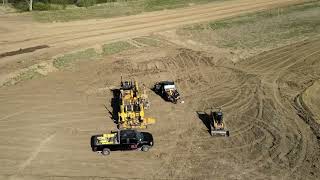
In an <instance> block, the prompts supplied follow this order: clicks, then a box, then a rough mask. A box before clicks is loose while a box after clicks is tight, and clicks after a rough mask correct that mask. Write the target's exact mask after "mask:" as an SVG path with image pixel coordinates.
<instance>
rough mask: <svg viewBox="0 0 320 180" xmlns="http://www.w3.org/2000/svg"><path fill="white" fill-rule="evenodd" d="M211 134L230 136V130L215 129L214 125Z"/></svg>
mask: <svg viewBox="0 0 320 180" xmlns="http://www.w3.org/2000/svg"><path fill="white" fill-rule="evenodd" d="M210 134H211V136H226V137H229V136H230V134H229V131H227V130H224V129H215V128H214V127H213V126H211V131H210Z"/></svg>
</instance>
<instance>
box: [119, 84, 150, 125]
mask: <svg viewBox="0 0 320 180" xmlns="http://www.w3.org/2000/svg"><path fill="white" fill-rule="evenodd" d="M118 98H119V103H120V104H119V106H120V108H119V112H118V118H119V119H118V128H120V129H131V128H147V126H148V125H150V124H154V123H155V119H153V118H145V117H144V115H145V109H146V108H147V107H149V104H150V103H149V101H148V99H147V95H146V93H145V88H144V90H143V91H142V90H141V89H140V88H139V86H138V83H137V82H136V81H134V82H133V81H125V82H123V81H122V78H121V87H120V94H119V97H118Z"/></svg>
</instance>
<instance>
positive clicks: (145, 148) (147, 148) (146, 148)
mask: <svg viewBox="0 0 320 180" xmlns="http://www.w3.org/2000/svg"><path fill="white" fill-rule="evenodd" d="M149 149H150V146H148V145H143V146H142V147H141V151H143V152H148V151H149Z"/></svg>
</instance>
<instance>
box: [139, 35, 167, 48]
mask: <svg viewBox="0 0 320 180" xmlns="http://www.w3.org/2000/svg"><path fill="white" fill-rule="evenodd" d="M133 40H135V41H137V42H139V43H142V44H145V45H148V46H152V47H159V46H160V45H161V42H160V41H157V40H155V39H153V38H149V37H137V38H133Z"/></svg>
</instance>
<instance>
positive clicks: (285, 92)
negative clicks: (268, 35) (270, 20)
mask: <svg viewBox="0 0 320 180" xmlns="http://www.w3.org/2000/svg"><path fill="white" fill-rule="evenodd" d="M237 2H238V1H237ZM239 2H247V3H248V2H249V1H239ZM255 2H258V1H255ZM264 2H267V1H264ZM268 2H271V3H277V1H268ZM281 2H283V3H288V2H292V1H281ZM224 3H226V4H227V2H224ZM224 3H221V6H222V5H224ZM278 3H279V2H278ZM235 4H236V3H235ZM253 4H256V3H253ZM262 4H264V3H262ZM229 5H230V4H229ZM256 5H257V4H256ZM253 6H255V5H253ZM204 7H206V6H204ZM248 7H250V6H248ZM263 7H269V6H268V5H267V6H266V5H264V6H263ZM190 9H193V8H190ZM236 9H237V8H236ZM170 12H171V11H170ZM216 12H218V11H215V13H216ZM213 17H214V16H213ZM129 19H130V18H129ZM133 19H134V18H133ZM109 21H111V20H109ZM88 22H93V21H88ZM82 23H85V22H74V24H73V25H76V24H80V25H79V26H80V27H83V28H85V26H84V24H82ZM81 24H82V25H81ZM102 24H104V22H103V23H102ZM40 26H41V27H45V26H48V27H49V26H55V27H56V28H57V31H58V32H59V31H60V30H58V29H59V28H61V29H64V27H63V25H61V24H56V25H39V27H40ZM59 26H60V27H59ZM155 27H156V26H155ZM65 28H66V29H68V28H67V27H65ZM69 28H70V29H72V27H71V26H70V27H69ZM74 28H76V27H74ZM80 29H81V28H80ZM156 29H157V28H155V29H153V30H156ZM53 31H54V30H53V29H52V32H53ZM89 31H90V30H89ZM142 31H143V30H142ZM63 33H64V32H63ZM65 33H67V30H66V32H65ZM93 33H94V32H93ZM127 33H128V36H129V35H130V36H131V35H138V34H139V33H137V34H135V33H134V32H133V31H130V33H129V32H127ZM34 34H37V33H34ZM76 34H77V33H75V36H74V37H76V36H77V35H76ZM116 34H117V33H116ZM121 34H122V33H119V36H120V35H121ZM40 35H41V32H39V36H38V37H40ZM79 35H80V34H79ZM62 36H65V37H64V38H65V40H66V42H65V43H61V44H59V43H57V44H56V45H57V48H58V49H59V48H63V47H65V46H66V45H68V44H69V43H70V44H73V43H75V44H77V41H76V40H67V39H69V37H72V35H70V36H69V35H67V34H62ZM34 37H36V36H34ZM109 37H110V38H112V37H113V36H112V35H110V36H109ZM101 38H102V39H104V40H106V39H108V37H107V35H106V36H102V37H101ZM114 38H115V39H116V38H117V36H116V35H115V37H114ZM18 39H19V38H18ZM36 39H37V38H36ZM36 39H34V40H30V42H17V43H18V44H19V43H27V44H28V43H30V44H29V45H32V46H35V45H38V43H42V42H45V41H46V39H45V38H44V39H42V38H39V39H38V40H36ZM54 39H55V38H54V36H52V39H47V40H48V41H54ZM56 39H59V38H57V37H56ZM81 39H82V38H81ZM96 39H97V38H96ZM1 40H2V39H1ZM82 40H83V41H84V40H85V39H82ZM82 40H81V41H82ZM87 40H88V39H87ZM92 42H95V43H96V42H98V41H96V40H95V38H93V39H92ZM90 43H91V42H90V41H88V45H90ZM13 44H14V43H13ZM16 45H17V44H16ZM10 46H12V47H14V46H13V45H10V43H8V46H6V48H9V49H10ZM49 46H50V44H49ZM79 46H80V45H79ZM81 46H85V45H84V44H83V45H81ZM50 47H51V46H50ZM319 47H320V39H319V38H314V39H308V40H305V41H302V42H298V43H295V44H292V45H288V46H284V47H281V48H277V49H274V50H272V51H267V52H264V53H261V54H259V55H257V56H255V57H253V58H250V59H247V60H245V61H241V62H239V63H237V64H233V63H231V61H222V60H221V59H220V58H218V57H217V56H213V55H210V53H206V52H200V51H195V50H191V49H186V48H180V47H179V45H176V44H173V43H170V44H168V45H166V46H165V47H161V48H159V47H141V48H138V49H134V50H129V51H127V52H124V53H121V54H117V55H113V56H107V57H104V58H103V59H99V60H92V61H82V62H80V63H78V64H75V67H73V68H72V69H71V70H65V71H57V72H52V73H49V75H48V76H45V77H41V78H38V79H34V80H30V81H25V82H23V83H19V84H17V85H14V86H8V87H2V88H0V104H1V106H0V127H1V128H0V167H1V168H0V179H26V180H37V179H39V180H40V179H41V180H46V179H55V180H61V179H63V180H69V179H76V180H81V179H95V180H99V179H120V178H123V179H129V178H133V179H319V178H320V172H319V167H320V151H319V137H320V136H318V138H317V136H316V135H315V133H314V129H313V128H312V127H311V128H310V124H308V123H306V121H303V120H302V119H301V116H299V112H300V111H298V110H297V108H296V107H295V101H294V100H295V99H296V97H297V96H298V95H299V94H301V93H302V92H304V90H305V89H306V88H307V87H309V86H310V85H311V84H310V83H312V82H314V81H315V80H317V79H320V71H319V67H320V61H319V57H320V51H319ZM40 51H41V53H47V55H49V54H50V53H54V52H55V50H53V49H52V48H47V49H43V50H39V52H40ZM42 51H43V52H42ZM41 53H40V54H41ZM40 54H37V53H34V54H33V55H34V56H35V57H41V56H38V55H40ZM21 56H23V57H28V55H21ZM11 58H12V59H14V60H16V59H19V58H21V57H20V56H12V57H11ZM4 60H8V59H4ZM8 62H10V61H7V62H6V63H8ZM3 67H5V66H3ZM11 70H12V69H11ZM120 76H123V78H135V79H137V80H138V81H140V82H142V83H144V84H145V85H146V86H147V87H151V86H152V85H153V84H154V83H155V82H156V81H159V80H167V79H172V80H175V82H176V83H177V85H178V88H179V90H180V92H181V94H182V96H183V98H184V101H185V103H184V104H177V105H174V104H171V103H168V102H164V101H163V99H161V98H160V97H159V96H157V95H156V94H154V93H153V92H152V91H151V90H150V91H149V98H150V100H151V108H150V109H149V110H148V111H147V116H150V117H155V118H156V119H157V123H156V124H155V125H152V126H150V128H148V129H147V131H149V132H151V133H152V134H153V135H154V138H155V146H154V147H153V148H152V149H151V150H150V152H148V153H143V152H112V154H111V156H108V157H103V156H101V155H98V154H96V153H94V152H92V151H91V148H90V142H89V141H90V137H91V136H92V135H95V134H100V133H103V132H108V131H110V130H114V129H115V127H116V126H115V124H114V122H113V120H112V119H111V116H110V114H109V111H112V109H111V102H110V101H111V98H112V92H111V91H110V90H109V89H110V88H113V87H116V86H118V85H119V81H120ZM216 106H222V107H223V109H224V112H225V116H226V117H225V121H226V126H227V128H228V129H229V130H230V133H231V136H230V137H229V138H223V137H222V138H213V137H211V136H210V135H209V133H208V128H207V127H206V122H205V121H206V120H205V119H204V118H203V116H202V115H201V114H202V112H208V110H209V108H210V107H216Z"/></svg>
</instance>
